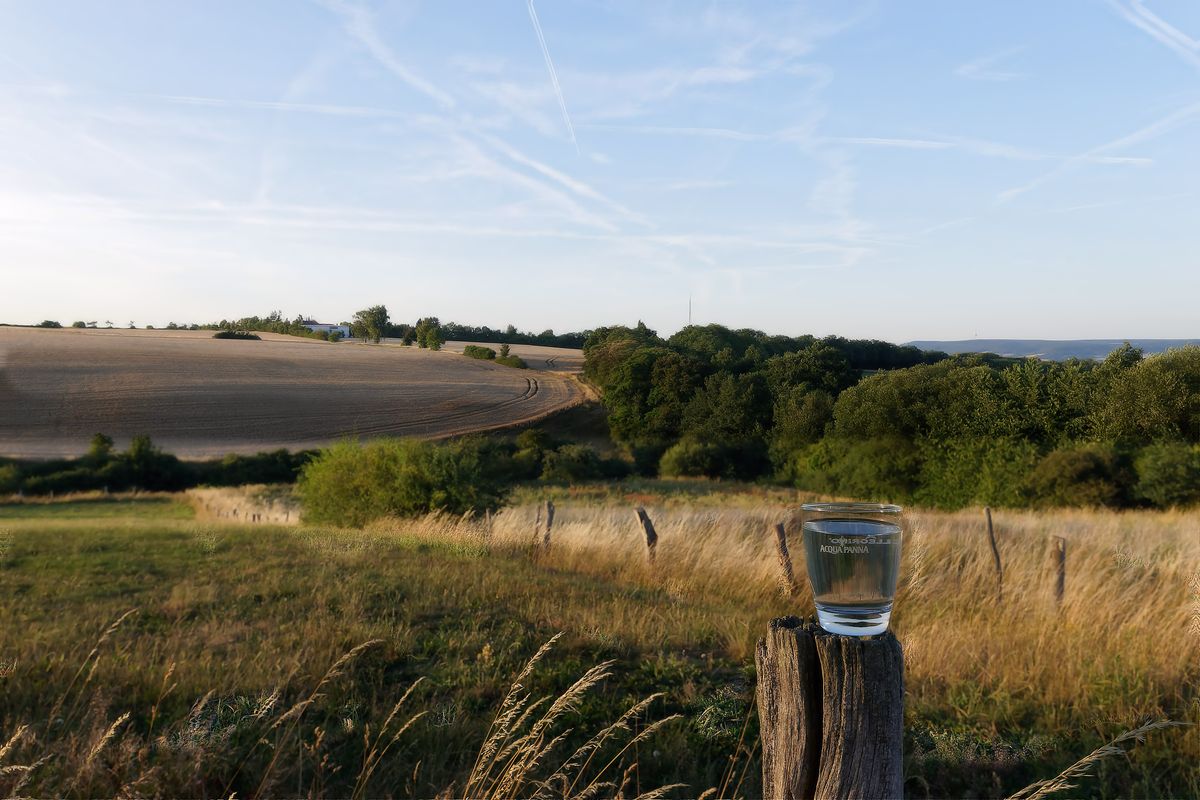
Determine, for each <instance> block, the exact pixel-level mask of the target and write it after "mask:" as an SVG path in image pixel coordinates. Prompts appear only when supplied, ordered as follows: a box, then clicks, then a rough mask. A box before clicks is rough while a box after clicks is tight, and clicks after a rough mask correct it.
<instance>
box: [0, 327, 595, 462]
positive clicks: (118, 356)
mask: <svg viewBox="0 0 1200 800" xmlns="http://www.w3.org/2000/svg"><path fill="white" fill-rule="evenodd" d="M261 336H262V341H238V340H217V339H213V338H212V332H211V331H166V330H163V331H157V330H149V331H146V330H125V329H111V330H104V329H102V330H75V329H64V330H45V329H34V328H10V327H0V456H11V457H22V458H50V457H59V456H73V455H80V454H82V453H83V452H84V451H85V450H86V449H87V444H88V440H89V439H90V438H91V436H92V435H93V434H95V433H97V432H101V433H106V434H108V435H110V436H112V437H114V438H115V439H116V441H117V444H118V446H122V445H124V444H125V443H127V442H128V441H129V439H130V438H131V437H132V436H135V435H138V434H148V435H149V436H151V437H152V438H153V440H154V442H155V443H156V444H157V445H159V446H160V447H162V448H163V449H165V450H167V451H168V452H171V453H174V454H176V455H178V456H180V457H186V458H204V457H212V456H220V455H224V454H226V453H255V452H259V451H263V450H273V449H277V448H287V449H290V450H302V449H307V448H316V447H321V446H323V445H326V444H329V443H330V442H332V441H335V440H337V439H340V438H342V437H347V436H359V437H365V438H370V437H377V436H416V437H421V438H438V437H444V436H450V435H455V434H461V433H467V432H471V431H479V430H489V429H494V428H500V427H505V426H509V425H516V424H521V423H524V422H529V421H532V420H535V419H539V418H541V417H543V416H545V415H547V414H549V413H551V412H554V411H557V410H560V409H563V408H567V407H569V406H571V405H574V404H575V403H577V402H579V401H580V400H582V399H583V398H584V391H583V389H582V388H581V387H580V385H579V384H578V383H577V382H576V381H575V380H574V379H573V378H571V377H569V376H567V375H564V374H561V373H560V372H556V371H552V370H550V369H548V368H546V364H545V362H546V360H547V359H548V358H550V357H551V356H548V355H544V354H540V353H539V354H535V355H538V356H539V358H537V359H536V365H540V366H541V367H542V369H537V370H535V369H531V370H518V369H512V368H509V367H503V366H498V365H495V364H489V363H486V362H482V361H477V360H474V359H468V358H463V357H462V356H460V355H457V354H455V353H454V352H451V351H449V350H447V351H443V352H436V353H435V352H430V351H427V350H421V349H418V348H416V347H399V346H392V345H383V346H374V345H365V344H359V343H354V342H340V343H337V344H331V343H328V342H322V341H317V340H309V339H300V338H296V337H290V336H280V335H276V334H270V333H264V334H261ZM534 349H535V350H545V349H555V350H556V349H557V348H534ZM514 351H516V352H518V353H520V352H522V349H521V348H514ZM564 352H565V353H566V354H571V353H574V354H576V355H578V351H564ZM560 355H561V354H560ZM532 357H533V355H531V358H532ZM567 371H569V369H563V370H562V372H567Z"/></svg>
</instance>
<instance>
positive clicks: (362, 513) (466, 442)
mask: <svg viewBox="0 0 1200 800" xmlns="http://www.w3.org/2000/svg"><path fill="white" fill-rule="evenodd" d="M509 462H510V460H509V459H508V458H507V456H505V455H504V453H503V452H502V451H501V449H500V448H499V447H498V446H497V445H496V444H495V443H493V442H489V441H487V440H482V439H474V438H469V439H462V440H458V441H456V442H452V443H449V444H436V443H432V442H422V441H417V440H415V439H381V440H378V441H374V442H370V443H367V444H360V443H357V442H350V441H347V442H341V443H339V444H336V445H334V446H333V447H330V448H328V449H326V450H323V451H321V453H320V454H318V455H317V456H316V457H315V458H314V459H313V460H312V461H310V462H309V463H308V464H307V465H306V466H305V467H304V470H303V471H302V473H301V475H300V481H299V484H298V486H297V490H298V493H299V495H300V499H301V501H302V503H303V504H304V515H305V519H307V520H309V521H312V522H323V523H329V524H334V525H347V526H362V525H364V524H366V523H367V522H370V521H371V520H374V519H380V518H382V517H387V516H399V517H409V516H417V515H420V514H425V513H428V512H431V511H446V512H449V513H452V514H462V513H465V512H467V511H476V512H482V511H484V510H485V509H495V508H498V507H499V506H500V505H501V503H502V502H503V500H504V498H505V496H506V495H507V493H508V490H509V482H510V481H511V477H510V476H511V464H510V463H509Z"/></svg>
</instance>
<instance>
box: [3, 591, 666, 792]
mask: <svg viewBox="0 0 1200 800" xmlns="http://www.w3.org/2000/svg"><path fill="white" fill-rule="evenodd" d="M135 613H136V610H133V609H131V610H130V611H127V612H126V613H125V614H123V615H122V616H121V617H120V618H118V619H117V620H116V621H114V622H113V623H112V624H111V625H109V626H108V628H106V629H105V631H104V632H103V633H102V634H101V636H100V638H99V640H98V641H97V642H96V645H95V646H94V647H93V648H92V650H91V652H90V653H89V654H88V657H87V659H85V661H84V662H83V663H82V664H81V665H80V666H79V669H78V672H77V673H76V675H75V680H73V681H71V683H70V684H69V685H68V686H67V687H66V689H65V690H64V691H63V693H62V695H61V696H60V698H59V701H58V702H57V703H55V705H54V706H53V707H52V708H51V709H50V712H49V714H47V716H46V718H45V720H42V721H36V722H33V723H30V724H21V725H19V726H18V727H17V728H16V730H15V732H14V733H13V734H12V735H11V736H9V737H8V738H7V740H5V739H3V738H0V741H3V742H4V743H3V744H2V745H0V797H21V796H75V797H101V796H115V797H131V796H135V797H136V796H143V795H160V794H162V793H163V788H164V787H175V788H178V787H179V786H203V784H204V781H205V775H206V772H207V771H208V770H210V769H212V768H213V766H214V765H216V764H219V763H226V764H227V763H228V762H229V761H230V760H231V759H232V760H235V761H236V764H237V766H236V769H235V770H234V773H233V774H234V778H236V777H237V776H238V774H239V773H242V771H243V767H245V766H246V765H247V764H248V763H249V762H250V760H251V759H252V757H253V756H254V755H255V753H256V751H265V752H266V753H267V754H269V759H268V760H267V761H266V765H265V767H262V768H261V769H259V770H257V771H256V773H255V774H254V775H253V779H254V781H255V783H256V784H257V789H256V790H255V791H254V794H253V797H254V798H259V797H272V796H279V795H281V794H283V793H285V792H287V791H288V790H287V789H285V788H284V786H283V784H282V783H281V782H280V780H279V778H278V777H277V775H276V772H277V769H276V768H277V767H278V766H280V765H281V761H284V760H291V759H293V758H294V757H295V754H296V753H297V752H298V751H303V750H305V749H308V750H309V751H311V752H312V753H313V754H318V753H319V751H320V750H321V747H322V742H323V740H324V738H325V731H324V730H323V729H322V727H321V725H320V724H319V723H309V722H308V720H306V719H305V714H306V712H307V711H309V709H310V708H312V707H313V706H314V705H316V704H317V703H318V702H319V701H320V700H322V699H323V698H324V697H325V696H326V694H327V693H328V692H329V691H330V690H331V688H332V685H333V684H334V683H336V682H337V681H338V680H339V679H340V678H342V677H343V676H345V675H346V673H347V672H348V671H349V670H350V669H351V667H352V665H353V663H354V662H355V661H356V660H357V659H359V658H360V657H361V656H362V655H363V654H364V653H365V652H366V651H368V650H370V649H372V648H373V647H375V646H376V645H379V644H380V643H381V642H380V641H379V640H372V641H368V642H364V643H362V644H360V645H357V646H356V647H354V648H352V649H351V650H349V651H348V652H346V653H345V654H344V655H342V656H341V657H340V658H338V659H337V660H336V661H335V662H334V663H333V664H332V665H331V666H330V667H329V669H328V670H326V672H325V674H324V675H323V676H322V677H321V679H320V680H319V681H318V682H317V683H316V685H315V686H314V687H313V689H312V690H311V691H310V692H307V693H304V694H303V695H301V697H302V699H300V700H298V701H297V702H295V703H294V704H291V705H290V706H286V707H285V705H284V704H282V703H281V702H280V697H281V691H280V689H279V687H276V688H275V689H274V690H273V691H271V692H269V693H267V694H265V695H264V696H262V697H259V698H257V699H256V700H254V701H253V702H251V703H248V704H245V705H244V707H243V708H241V709H237V710H234V709H228V711H235V713H233V714H228V713H227V714H224V715H223V716H224V717H225V724H224V725H217V726H214V725H213V719H212V712H211V710H210V706H212V705H214V704H215V701H214V699H213V694H214V692H213V691H210V692H209V693H208V694H206V695H205V696H204V697H202V698H201V699H200V700H199V701H197V702H196V703H195V704H194V705H193V706H192V710H191V712H190V713H189V714H188V715H187V716H186V717H185V718H183V719H179V720H174V721H172V723H171V724H170V725H169V726H167V727H166V728H165V729H163V730H160V731H155V730H154V720H155V718H156V716H157V710H158V703H159V702H161V701H162V699H163V697H164V696H165V695H166V694H167V693H169V692H170V691H171V690H172V688H173V685H169V682H170V680H171V675H172V672H173V667H172V668H169V669H168V671H167V673H166V674H165V675H164V677H163V688H162V691H161V692H160V694H159V697H158V700H157V701H156V702H155V705H154V708H153V709H152V710H151V713H150V715H149V716H150V719H151V722H150V725H149V728H148V729H147V730H146V731H144V732H134V731H130V730H127V729H126V725H125V723H126V722H128V721H129V719H130V716H131V712H130V711H125V712H124V713H122V714H120V715H119V716H118V717H117V718H116V719H115V720H113V721H111V722H110V721H109V719H108V716H107V712H106V710H105V709H104V708H103V706H102V705H98V704H93V705H91V706H90V707H88V706H87V705H85V700H86V698H87V697H88V695H89V692H88V684H89V682H90V680H91V678H92V676H93V675H94V673H95V669H96V665H97V663H98V661H99V659H100V658H101V657H102V655H103V654H104V653H105V652H106V650H107V648H106V647H105V645H106V644H107V643H108V642H109V640H110V639H111V638H112V636H113V635H114V634H115V633H116V632H117V631H118V630H119V629H120V628H121V626H122V623H124V622H125V621H126V620H127V619H129V618H130V617H132V616H133V615H134V614H135ZM560 635H561V634H560ZM558 638H559V636H555V637H554V638H553V639H551V640H550V641H549V642H547V643H546V644H545V645H543V646H542V647H541V648H540V649H539V650H538V651H537V652H536V653H535V654H534V656H533V657H532V658H531V659H530V660H529V662H528V663H527V664H526V665H525V667H524V669H522V670H521V672H520V673H519V674H518V675H517V676H516V678H515V679H514V681H513V683H512V685H511V687H510V688H509V690H508V693H507V695H506V696H505V698H504V702H503V703H502V704H501V706H500V708H499V709H498V711H497V713H496V717H495V719H494V721H493V722H492V725H491V727H490V729H489V730H488V734H487V737H486V738H485V740H484V741H483V743H482V745H481V746H480V750H479V754H478V756H477V757H476V760H475V767H474V769H472V771H471V774H470V777H469V778H468V779H467V780H466V782H465V785H464V786H462V787H458V786H455V785H450V786H448V787H446V788H445V790H444V791H442V792H441V793H439V794H438V797H439V798H441V799H442V800H451V799H452V798H457V797H470V798H479V800H516V798H526V797H528V798H538V799H539V800H555V798H561V799H562V800H568V798H573V799H574V800H585V799H586V798H593V797H599V796H607V797H617V798H621V797H625V796H627V793H628V790H629V788H630V786H629V784H630V775H631V774H632V772H633V770H634V769H635V768H636V766H637V763H636V751H634V750H632V748H634V747H635V746H636V745H638V744H639V743H644V742H646V741H648V740H650V739H651V738H652V737H653V736H654V734H655V733H657V732H658V731H659V730H661V729H662V728H663V727H664V726H665V725H667V724H669V723H670V722H672V721H673V720H675V719H677V718H678V715H671V716H667V717H664V718H662V719H660V720H658V721H655V722H652V723H650V724H649V725H647V726H645V727H644V728H643V729H642V730H640V731H634V729H633V727H632V726H631V721H633V720H635V719H637V718H640V717H643V716H644V715H645V714H646V712H647V711H648V709H649V708H650V706H651V705H652V704H653V703H654V701H655V700H657V699H658V698H659V697H660V696H661V695H657V694H656V695H651V696H650V697H648V698H646V699H644V700H642V701H640V702H637V703H635V704H634V705H633V706H631V707H630V708H629V709H628V710H627V711H626V712H625V713H624V714H622V715H621V716H620V717H619V718H618V719H617V720H616V721H615V722H613V723H612V724H610V725H608V726H606V727H604V728H602V729H601V730H600V731H598V732H597V733H596V734H595V735H593V736H592V737H591V738H589V739H588V740H587V741H586V742H585V743H584V744H582V745H580V746H578V747H577V748H576V749H575V750H574V751H573V752H571V753H570V754H569V755H565V751H564V748H563V745H564V743H565V742H566V741H567V738H568V736H569V734H570V733H571V732H572V731H571V729H570V728H568V727H565V725H564V723H565V722H567V721H568V718H569V717H570V716H572V715H573V712H575V711H577V710H578V707H579V705H580V703H581V702H582V701H583V700H584V699H585V697H586V695H588V694H589V693H590V692H593V691H595V690H596V689H597V687H599V686H600V685H601V684H602V682H603V681H604V680H605V679H607V678H610V677H612V672H611V671H610V668H611V667H612V666H613V662H605V663H602V664H599V665H597V666H595V667H592V668H591V669H589V670H587V671H586V672H585V673H584V674H583V675H582V676H581V677H580V678H579V679H578V680H577V681H575V683H574V684H573V685H571V686H570V687H569V688H568V689H567V690H566V691H564V692H563V693H562V694H560V695H559V696H557V697H541V698H538V699H536V700H535V699H533V697H532V695H531V693H530V692H529V691H528V688H527V683H528V681H529V680H530V678H531V676H532V675H533V673H534V670H535V668H536V667H537V665H538V663H539V662H540V661H541V660H542V659H543V658H544V657H545V656H546V655H547V654H548V653H549V652H550V650H551V649H552V647H553V645H554V643H555V641H556V640H557V639H558ZM85 674H86V677H85V678H84V680H83V681H79V680H78V679H79V678H80V676H84V675H85ZM421 681H422V679H417V681H416V682H414V683H413V684H412V685H410V686H409V687H408V688H407V690H405V691H404V692H403V694H401V696H400V698H399V700H397V701H396V703H395V704H394V705H393V706H392V709H391V713H389V714H388V716H387V718H386V719H385V720H384V721H383V723H382V725H380V726H379V728H378V729H377V730H375V731H374V732H372V729H371V725H370V723H367V724H365V725H364V729H363V734H362V735H363V740H364V747H363V759H362V763H361V766H360V767H359V770H358V774H357V776H356V777H355V778H354V779H353V791H352V793H351V795H350V796H351V797H353V798H356V799H357V798H362V797H368V796H373V795H372V794H371V792H370V789H371V778H372V776H373V775H374V774H375V772H376V769H377V768H378V767H379V765H380V764H381V763H383V761H384V759H385V758H386V757H387V755H388V752H389V751H390V750H391V749H392V748H393V746H395V745H396V744H397V742H399V741H400V740H401V739H402V738H403V737H404V735H405V733H406V732H408V731H409V729H411V728H412V727H413V725H414V723H416V722H417V721H418V720H419V719H421V718H422V717H424V716H426V714H427V713H428V712H427V711H419V712H416V713H409V712H407V711H405V712H404V713H403V714H402V713H401V712H402V711H403V710H404V709H405V707H406V705H409V704H410V698H411V697H412V695H413V692H414V690H415V689H416V688H417V686H418V685H419V684H420V683H421ZM218 713H219V712H218ZM405 716H407V719H405V718H404V717H405ZM67 726H69V728H68V729H73V730H75V731H76V733H73V734H70V735H66V736H64V735H62V729H63V728H64V727H67ZM56 729H57V730H56ZM156 733H157V736H156V735H155V734H156ZM238 740H240V741H241V742H242V744H241V746H240V747H239V746H237V745H234V744H233V742H234V741H238ZM102 754H103V756H104V757H103V758H101V756H102ZM10 761H11V762H16V761H24V762H25V763H7V762H10ZM152 762H153V763H152ZM320 764H321V765H323V766H325V767H327V768H329V769H332V770H334V771H337V770H340V769H342V767H343V766H345V765H338V764H336V763H333V762H331V761H330V760H329V757H328V755H326V756H325V758H324V759H322V760H321V761H320ZM419 766H420V765H419V763H418V765H417V768H418V769H419ZM167 772H170V773H174V774H171V775H167V774H164V773H167ZM188 773H190V775H189V774H188ZM323 777H324V776H323V775H322V774H321V771H320V770H315V771H314V774H312V775H310V776H309V784H308V785H307V786H305V785H304V784H301V786H299V787H298V788H297V794H298V795H300V796H304V795H307V796H309V797H320V796H322V795H323V794H324V792H323V790H322V789H323V786H322V778H323ZM231 783H232V780H231ZM380 788H381V787H376V791H379V789H380ZM680 788H686V787H685V785H684V784H670V785H666V786H662V787H658V788H655V789H652V790H649V791H646V792H641V793H635V794H636V795H637V797H636V800H657V798H660V797H663V796H665V795H666V794H668V793H670V792H672V791H673V790H675V789H680ZM395 791H396V787H386V788H383V794H384V795H387V796H391V795H393V794H394V793H395ZM234 794H236V792H233V794H231V793H230V786H229V785H226V786H225V788H224V791H223V792H222V796H233V795H234Z"/></svg>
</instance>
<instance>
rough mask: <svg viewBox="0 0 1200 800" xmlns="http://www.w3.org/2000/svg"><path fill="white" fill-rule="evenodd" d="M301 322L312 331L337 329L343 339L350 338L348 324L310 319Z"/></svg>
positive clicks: (329, 331) (322, 331)
mask: <svg viewBox="0 0 1200 800" xmlns="http://www.w3.org/2000/svg"><path fill="white" fill-rule="evenodd" d="M301 324H302V325H304V327H306V328H308V329H309V330H310V331H312V332H313V333H333V332H334V331H338V332H339V333H341V334H342V338H343V339H348V338H350V326H349V325H334V324H332V323H328V322H313V321H312V320H305V321H304V322H303V323H301Z"/></svg>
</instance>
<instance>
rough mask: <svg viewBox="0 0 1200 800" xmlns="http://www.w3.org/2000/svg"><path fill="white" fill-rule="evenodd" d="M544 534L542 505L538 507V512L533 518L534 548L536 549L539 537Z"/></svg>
mask: <svg viewBox="0 0 1200 800" xmlns="http://www.w3.org/2000/svg"><path fill="white" fill-rule="evenodd" d="M541 535H542V507H541V506H540V505H539V506H538V507H537V514H536V515H535V516H534V518H533V548H534V549H535V550H536V549H537V546H538V539H539V538H540V537H541Z"/></svg>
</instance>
